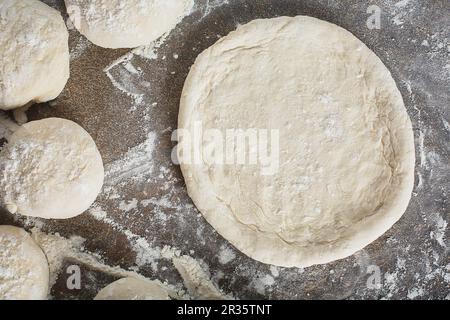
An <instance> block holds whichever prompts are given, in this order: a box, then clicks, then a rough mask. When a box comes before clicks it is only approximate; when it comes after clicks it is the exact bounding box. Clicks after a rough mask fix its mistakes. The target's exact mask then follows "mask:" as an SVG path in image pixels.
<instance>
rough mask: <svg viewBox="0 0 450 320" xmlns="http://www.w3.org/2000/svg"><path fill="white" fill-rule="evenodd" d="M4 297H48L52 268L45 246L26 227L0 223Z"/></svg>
mask: <svg viewBox="0 0 450 320" xmlns="http://www.w3.org/2000/svg"><path fill="white" fill-rule="evenodd" d="M0 248H1V250H0V300H42V299H46V298H47V293H48V281H49V268H48V262H47V258H46V257H45V255H44V253H43V252H42V250H41V248H39V246H38V245H37V244H36V242H34V240H33V239H32V238H31V236H30V235H29V234H28V233H27V232H26V231H25V230H23V229H21V228H16V227H12V226H0Z"/></svg>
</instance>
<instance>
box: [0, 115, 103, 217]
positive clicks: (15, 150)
mask: <svg viewBox="0 0 450 320" xmlns="http://www.w3.org/2000/svg"><path fill="white" fill-rule="evenodd" d="M103 178H104V169H103V162H102V158H101V156H100V153H99V151H98V149H97V147H96V145H95V142H94V141H93V140H92V138H91V136H90V135H89V134H88V133H87V132H86V131H85V130H84V129H83V128H82V127H80V126H79V125H78V124H76V123H74V122H72V121H69V120H64V119H58V118H49V119H44V120H39V121H32V122H29V123H27V124H25V125H23V126H21V127H20V128H19V129H18V130H17V131H15V132H14V133H13V134H12V135H11V137H10V138H9V139H8V143H7V145H6V146H5V147H4V148H3V149H2V151H1V152H0V195H1V201H2V204H3V205H4V206H5V207H6V208H7V209H8V210H9V211H10V212H11V213H16V212H17V213H19V214H23V215H27V216H33V217H40V218H47V219H67V218H72V217H75V216H77V215H79V214H81V213H83V212H84V211H85V210H87V209H88V208H89V206H90V205H91V204H92V203H93V202H94V201H95V199H96V197H97V195H98V193H99V192H100V190H101V188H102V185H103Z"/></svg>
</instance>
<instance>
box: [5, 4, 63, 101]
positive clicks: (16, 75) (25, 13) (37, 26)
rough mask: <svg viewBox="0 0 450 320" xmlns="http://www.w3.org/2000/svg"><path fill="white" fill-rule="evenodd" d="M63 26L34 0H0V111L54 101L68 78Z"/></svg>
mask: <svg viewBox="0 0 450 320" xmlns="http://www.w3.org/2000/svg"><path fill="white" fill-rule="evenodd" d="M68 37H69V35H68V32H67V28H66V25H65V23H64V21H63V19H62V17H61V15H60V13H59V12H58V11H56V10H55V9H52V8H50V7H49V6H47V5H46V4H44V3H42V2H41V1H38V0H20V1H17V0H0V109H4V110H8V109H13V108H17V107H21V106H24V105H26V104H27V103H29V102H45V101H49V100H52V99H55V98H56V97H57V96H58V95H59V94H60V93H61V91H62V90H63V89H64V86H65V85H66V82H67V80H68V79H69V45H68Z"/></svg>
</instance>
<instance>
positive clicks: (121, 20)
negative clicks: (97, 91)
mask: <svg viewBox="0 0 450 320" xmlns="http://www.w3.org/2000/svg"><path fill="white" fill-rule="evenodd" d="M65 3H66V7H67V12H68V13H69V16H70V19H71V21H72V22H73V24H74V25H75V27H76V28H77V29H78V30H79V31H80V32H81V34H83V35H84V36H86V38H88V39H89V40H90V41H91V42H93V43H94V44H96V45H98V46H100V47H104V48H113V49H116V48H135V47H139V46H142V45H146V44H150V43H151V42H152V41H154V40H156V39H158V38H159V37H160V36H162V35H163V34H164V33H166V32H169V31H170V30H172V29H173V28H174V27H175V26H176V25H177V24H178V23H179V22H180V21H181V19H182V18H183V17H184V16H185V15H187V14H188V13H189V11H190V10H191V8H192V6H193V4H194V1H193V0H152V1H150V0H65Z"/></svg>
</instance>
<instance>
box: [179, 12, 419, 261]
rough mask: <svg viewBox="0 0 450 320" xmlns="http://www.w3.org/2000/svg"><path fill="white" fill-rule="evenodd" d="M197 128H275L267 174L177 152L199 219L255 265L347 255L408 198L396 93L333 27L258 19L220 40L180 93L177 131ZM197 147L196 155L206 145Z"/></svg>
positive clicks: (407, 140) (409, 146)
mask: <svg viewBox="0 0 450 320" xmlns="http://www.w3.org/2000/svg"><path fill="white" fill-rule="evenodd" d="M196 124H201V126H202V129H203V132H206V131H207V130H208V129H219V131H221V132H225V130H226V129H244V130H246V129H248V128H256V129H269V130H276V131H278V132H279V144H280V145H279V166H278V170H277V171H276V172H275V174H273V175H264V174H262V173H261V166H258V165H222V164H218V163H210V162H208V161H205V159H203V160H202V161H200V162H199V163H190V162H189V160H192V159H189V158H190V157H191V156H192V154H194V153H195V152H187V151H186V152H185V150H183V152H179V155H178V156H179V160H180V163H181V169H182V172H183V175H184V178H185V180H186V185H187V188H188V192H189V195H190V196H191V198H192V200H193V201H194V203H195V205H196V206H197V208H198V209H199V210H200V211H201V212H202V214H203V215H204V217H205V218H206V220H207V221H208V222H209V223H210V224H211V225H212V226H213V227H214V228H215V229H216V230H217V231H218V232H219V233H220V234H221V235H222V236H223V237H224V238H226V239H227V240H228V241H230V242H231V243H232V244H233V245H234V246H235V247H236V248H238V249H239V250H240V251H242V252H243V253H245V254H247V255H248V256H250V257H252V258H253V259H256V260H258V261H261V262H264V263H268V264H274V265H278V266H285V267H292V266H296V267H307V266H311V265H314V264H322V263H328V262H330V261H333V260H337V259H341V258H345V257H347V256H349V255H352V254H353V253H355V252H356V251H358V250H360V249H362V248H364V247H365V246H367V245H368V244H370V243H371V242H373V241H375V240H376V239H377V238H378V237H380V236H381V235H382V234H383V233H384V232H386V231H387V230H388V229H389V228H390V227H391V226H392V225H393V224H394V223H395V222H396V221H397V220H398V219H400V217H401V216H402V214H403V213H404V212H405V210H406V207H407V205H408V202H409V200H410V197H411V191H412V188H413V184H414V163H415V152H414V138H413V131H412V126H411V121H410V119H409V117H408V114H407V112H406V109H405V107H404V104H403V100H402V96H401V94H400V92H399V91H398V89H397V86H396V84H395V81H394V80H393V78H392V76H391V74H390V72H389V70H388V69H387V68H386V67H385V66H384V64H383V63H382V62H381V60H380V59H379V58H378V57H377V56H376V55H375V54H374V53H373V52H372V51H371V50H370V49H369V48H367V47H366V46H365V45H364V44H363V43H362V42H361V41H360V40H358V39H357V38H356V37H355V36H353V35H352V34H351V33H350V32H348V31H346V30H344V29H342V28H340V27H338V26H336V25H334V24H331V23H328V22H325V21H322V20H319V19H316V18H312V17H307V16H297V17H280V18H275V19H265V20H254V21H252V22H250V23H248V24H246V25H243V26H240V27H239V28H238V29H237V30H236V31H234V32H231V33H230V34H229V35H228V36H226V37H224V38H222V39H220V40H219V41H218V42H217V43H216V44H214V45H213V46H211V47H210V48H209V49H207V50H205V51H204V52H203V53H202V54H200V56H199V57H198V58H197V60H196V62H195V64H194V65H193V66H192V68H191V71H190V73H189V76H188V78H187V80H186V83H185V86H184V90H183V94H182V97H181V106H180V114H179V129H182V130H183V129H184V131H186V132H188V133H190V137H191V138H192V137H195V133H194V132H195V130H196V129H195V127H196ZM179 132H180V131H179ZM183 134H184V133H183ZM179 139H180V140H181V141H180V143H179V147H180V146H181V148H180V149H184V147H183V142H182V139H183V137H182V134H179ZM196 143H197V141H193V142H192V145H193V146H196ZM198 145H199V150H198V151H199V154H201V155H203V154H204V153H205V152H207V151H206V149H209V150H210V149H211V142H205V141H199V143H198ZM183 153H184V154H183ZM188 155H189V156H188Z"/></svg>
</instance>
